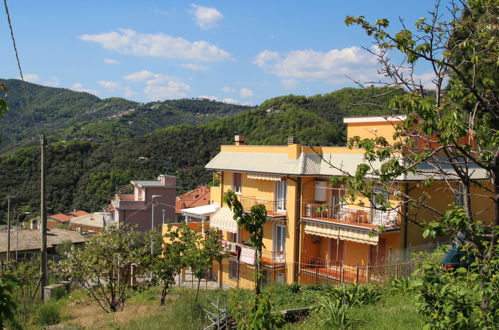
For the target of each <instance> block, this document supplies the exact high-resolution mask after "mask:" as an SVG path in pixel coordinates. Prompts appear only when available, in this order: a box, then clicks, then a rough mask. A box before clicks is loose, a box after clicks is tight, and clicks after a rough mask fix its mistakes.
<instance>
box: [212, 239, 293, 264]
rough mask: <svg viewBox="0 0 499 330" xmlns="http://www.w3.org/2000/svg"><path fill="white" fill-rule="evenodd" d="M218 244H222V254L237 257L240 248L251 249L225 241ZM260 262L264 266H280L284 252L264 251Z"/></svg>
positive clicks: (283, 261)
mask: <svg viewBox="0 0 499 330" xmlns="http://www.w3.org/2000/svg"><path fill="white" fill-rule="evenodd" d="M220 243H221V244H222V248H223V250H224V252H226V253H228V254H231V255H234V256H238V251H239V250H240V249H241V247H245V248H247V249H251V247H249V246H247V245H244V244H240V243H234V242H230V241H225V240H222V241H220ZM262 262H263V264H264V265H266V266H271V267H277V266H282V265H284V264H285V262H286V251H268V250H264V251H263V252H262Z"/></svg>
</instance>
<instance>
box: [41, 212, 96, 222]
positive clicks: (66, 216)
mask: <svg viewBox="0 0 499 330" xmlns="http://www.w3.org/2000/svg"><path fill="white" fill-rule="evenodd" d="M87 214H89V213H88V212H85V211H81V210H79V211H73V212H67V213H57V214H53V215H49V216H48V217H47V219H51V220H55V221H58V222H63V223H65V222H69V220H71V219H72V218H74V217H80V216H82V215H87Z"/></svg>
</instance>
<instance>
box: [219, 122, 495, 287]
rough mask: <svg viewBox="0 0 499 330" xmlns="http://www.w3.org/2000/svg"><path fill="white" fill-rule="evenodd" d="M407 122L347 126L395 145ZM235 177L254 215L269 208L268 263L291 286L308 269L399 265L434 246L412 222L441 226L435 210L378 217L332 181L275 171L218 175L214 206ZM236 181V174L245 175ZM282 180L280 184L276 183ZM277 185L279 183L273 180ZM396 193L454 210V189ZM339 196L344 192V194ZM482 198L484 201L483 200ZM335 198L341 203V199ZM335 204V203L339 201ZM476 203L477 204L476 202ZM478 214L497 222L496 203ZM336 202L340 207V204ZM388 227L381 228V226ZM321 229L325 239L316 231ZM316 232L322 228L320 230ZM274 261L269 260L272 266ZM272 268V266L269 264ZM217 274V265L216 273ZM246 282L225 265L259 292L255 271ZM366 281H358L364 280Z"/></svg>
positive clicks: (291, 156)
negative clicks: (279, 205)
mask: <svg viewBox="0 0 499 330" xmlns="http://www.w3.org/2000/svg"><path fill="white" fill-rule="evenodd" d="M398 123H400V121H392V122H383V121H380V120H378V121H376V120H371V121H369V120H367V121H366V122H358V121H357V122H352V123H348V124H347V132H348V133H347V136H348V138H351V137H354V136H359V137H361V138H373V137H375V136H384V137H385V138H387V139H388V141H390V142H394V141H393V134H394V132H395V125H397V124H398ZM221 152H227V153H231V155H232V156H233V157H237V153H238V152H241V153H245V154H248V153H255V154H276V155H280V157H286V158H287V159H288V160H297V159H299V158H300V156H301V155H304V154H309V155H316V154H331V155H333V157H334V154H346V155H351V154H363V152H364V151H363V150H361V149H350V148H346V147H305V146H301V145H299V144H296V143H292V144H289V145H287V146H248V145H244V144H242V143H239V142H238V145H230V146H228V145H224V146H221ZM234 173H239V174H240V175H241V192H240V194H239V195H238V197H239V199H240V200H241V201H242V203H243V206H244V207H245V210H247V211H249V208H250V207H251V205H253V204H255V203H259V204H264V205H265V206H266V208H267V211H268V214H269V216H268V221H267V223H266V224H265V226H264V239H263V243H264V245H265V250H264V261H266V262H267V266H269V264H270V266H269V267H272V272H273V273H272V274H273V276H275V275H276V274H278V272H283V273H285V277H284V278H285V281H286V282H287V283H292V282H294V281H297V280H298V279H299V276H300V274H301V273H302V269H305V268H306V267H308V266H311V265H314V266H315V267H317V265H324V267H325V268H326V269H328V270H329V271H331V272H333V271H334V270H335V265H336V264H337V263H341V267H342V269H343V267H346V269H356V270H357V272H361V273H362V272H367V270H365V269H364V270H361V271H359V267H366V266H368V265H373V264H377V263H380V262H393V261H396V260H398V258H399V257H400V251H401V250H403V249H405V248H411V247H413V246H418V245H421V244H425V243H427V242H428V241H427V240H424V239H423V238H422V235H421V234H422V230H421V227H420V226H417V225H416V224H414V222H411V221H408V218H409V219H415V220H417V221H418V222H427V221H431V220H433V219H435V214H432V212H430V211H429V210H428V209H423V208H420V209H418V210H416V209H415V208H406V207H405V206H400V207H399V209H398V212H395V211H393V212H395V213H396V215H394V214H395V213H391V211H390V212H388V211H387V212H385V213H380V212H375V211H374V209H373V208H372V205H371V204H370V202H369V200H367V199H366V198H365V197H363V196H360V195H359V196H358V198H357V200H356V201H355V203H352V204H345V203H344V202H342V203H339V202H338V200H337V196H339V195H341V194H342V193H344V192H341V189H344V188H346V187H341V185H333V184H331V182H330V180H329V177H327V176H314V175H296V174H295V175H293V174H290V173H282V174H276V173H278V169H276V171H275V172H271V173H272V176H273V178H268V179H265V177H264V176H261V177H260V178H258V177H257V175H258V174H259V173H258V171H255V172H252V171H251V169H250V170H243V171H238V170H231V171H229V170H224V169H220V170H218V171H217V170H215V171H214V176H215V177H216V178H218V179H219V180H220V186H218V187H213V188H212V191H211V201H212V203H217V204H219V205H220V206H221V207H224V203H223V200H222V199H223V198H222V196H223V194H224V193H226V192H227V191H228V190H233V188H234ZM239 174H237V175H239ZM275 177H277V179H275ZM274 179H275V180H274ZM276 180H279V181H280V182H286V200H285V206H286V207H285V212H282V213H276V212H274V211H275V208H276V199H277V183H276ZM319 181H322V182H326V183H325V184H323V185H322V186H321V187H322V188H320V189H324V190H325V191H326V192H325V196H327V197H326V198H322V197H321V200H316V198H318V195H317V189H319V188H317V187H318V184H317V182H319ZM393 185H394V186H393V187H394V188H395V189H396V190H399V191H402V192H406V193H408V194H409V195H410V196H418V197H419V196H426V195H427V197H425V202H426V203H428V204H429V205H430V207H432V208H435V209H437V210H441V211H442V212H443V211H445V210H446V209H447V208H448V207H449V205H452V204H453V203H454V202H455V196H454V193H453V192H452V191H451V190H450V189H449V187H448V186H447V183H445V182H436V183H433V184H432V185H431V186H430V187H424V186H422V185H421V182H415V181H412V182H409V181H408V182H394V183H393ZM472 189H474V190H473V191H472V192H473V193H475V192H478V190H479V189H480V188H478V187H473V188H472ZM338 191H340V192H339V193H338ZM335 194H336V195H335ZM477 195H479V194H477ZM335 196H336V197H335ZM335 198H336V200H335ZM474 198H475V197H474ZM476 198H477V199H478V200H474V201H473V204H474V209H473V212H474V213H475V214H476V217H477V218H478V219H487V218H491V215H492V212H493V209H492V203H491V200H490V197H487V196H483V197H480V196H478V197H476ZM388 202H389V203H390V204H391V205H392V206H393V207H397V206H399V205H400V203H401V202H402V199H401V198H400V197H396V196H394V195H390V196H388ZM335 203H336V204H335ZM379 221H381V223H382V224H381V225H380V223H379ZM317 224H319V225H320V226H321V227H320V229H321V232H317V231H313V230H317V226H318V225H317ZM278 226H285V253H284V254H282V255H285V258H283V259H281V255H278V257H279V258H278V261H279V262H278V264H281V265H280V266H279V267H280V268H278V269H279V270H278V271H276V269H277V268H276V264H275V263H273V262H274V261H275V260H274V258H275V257H276V252H277V251H275V249H276V240H278V236H277V233H278V229H279V230H280V228H282V227H279V228H277V227H278ZM314 226H315V227H314ZM248 237H249V234H248V233H247V232H245V231H244V230H242V229H239V243H241V242H244V241H247V240H248ZM224 239H226V240H228V239H229V235H228V233H225V232H224ZM269 258H270V259H269ZM269 261H270V262H269ZM225 266H226V267H225ZM217 267H218V266H217ZM240 267H241V269H244V271H240V273H239V278H238V279H234V278H231V276H229V266H228V264H227V265H222V269H220V268H217V270H218V271H219V273H220V275H219V278H220V279H221V281H223V283H225V284H228V285H230V286H235V287H240V288H253V287H254V278H253V275H250V273H251V271H252V270H253V268H252V266H249V265H245V264H241V266H240ZM358 277H359V275H358V274H357V280H358Z"/></svg>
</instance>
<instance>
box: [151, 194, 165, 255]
mask: <svg viewBox="0 0 499 330" xmlns="http://www.w3.org/2000/svg"><path fill="white" fill-rule="evenodd" d="M162 196H163V195H152V196H151V200H152V212H151V230H154V206H155V205H156V203H155V202H154V200H155V199H156V198H160V197H162ZM153 254H154V240H151V255H153Z"/></svg>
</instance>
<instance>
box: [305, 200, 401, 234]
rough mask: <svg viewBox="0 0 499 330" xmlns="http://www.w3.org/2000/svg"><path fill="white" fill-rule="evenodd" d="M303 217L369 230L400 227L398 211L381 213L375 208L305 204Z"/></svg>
mask: <svg viewBox="0 0 499 330" xmlns="http://www.w3.org/2000/svg"><path fill="white" fill-rule="evenodd" d="M302 211H303V212H302V217H303V218H306V219H312V220H320V221H325V222H331V223H337V224H343V225H349V226H357V227H363V228H369V229H377V228H378V227H384V228H386V229H395V228H398V227H399V224H400V222H399V213H398V212H397V210H389V211H380V210H375V209H373V208H363V209H355V208H349V207H345V206H338V205H336V206H333V205H332V204H328V203H322V204H319V203H303V207H302Z"/></svg>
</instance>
